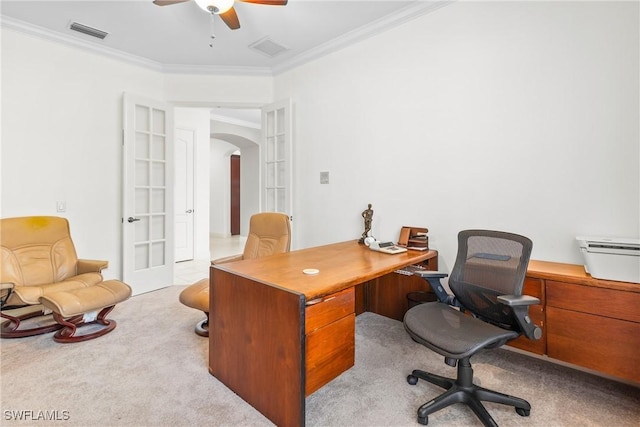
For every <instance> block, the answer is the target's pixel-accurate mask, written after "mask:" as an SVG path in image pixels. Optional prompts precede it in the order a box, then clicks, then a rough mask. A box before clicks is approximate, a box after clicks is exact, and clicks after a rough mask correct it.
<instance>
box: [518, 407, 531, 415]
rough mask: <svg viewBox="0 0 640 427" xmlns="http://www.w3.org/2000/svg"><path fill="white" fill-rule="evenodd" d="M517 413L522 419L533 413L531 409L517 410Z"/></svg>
mask: <svg viewBox="0 0 640 427" xmlns="http://www.w3.org/2000/svg"><path fill="white" fill-rule="evenodd" d="M516 412H517V413H518V415H520V416H521V417H528V416H529V414H530V413H531V409H524V408H516Z"/></svg>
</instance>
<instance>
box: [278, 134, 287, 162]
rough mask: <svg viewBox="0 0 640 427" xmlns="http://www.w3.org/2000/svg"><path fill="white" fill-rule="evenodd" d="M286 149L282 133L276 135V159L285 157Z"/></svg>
mask: <svg viewBox="0 0 640 427" xmlns="http://www.w3.org/2000/svg"><path fill="white" fill-rule="evenodd" d="M286 156H287V150H286V145H285V140H284V135H278V136H277V137H276V160H284V159H286V158H287V157H286Z"/></svg>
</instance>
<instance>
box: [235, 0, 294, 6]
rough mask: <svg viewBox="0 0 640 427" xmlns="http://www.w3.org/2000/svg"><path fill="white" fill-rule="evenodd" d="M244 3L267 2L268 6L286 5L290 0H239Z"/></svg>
mask: <svg viewBox="0 0 640 427" xmlns="http://www.w3.org/2000/svg"><path fill="white" fill-rule="evenodd" d="M238 1H241V2H244V3H256V4H266V5H268V6H286V5H287V1H288V0H238Z"/></svg>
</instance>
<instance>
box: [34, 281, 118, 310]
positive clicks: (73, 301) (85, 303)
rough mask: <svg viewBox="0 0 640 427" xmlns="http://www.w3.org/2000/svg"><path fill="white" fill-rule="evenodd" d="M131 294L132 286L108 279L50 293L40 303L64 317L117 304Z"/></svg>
mask: <svg viewBox="0 0 640 427" xmlns="http://www.w3.org/2000/svg"><path fill="white" fill-rule="evenodd" d="M130 296H131V288H130V287H129V286H128V285H126V284H124V283H122V282H121V281H119V280H107V281H105V282H102V283H98V284H97V285H94V286H90V287H87V288H81V289H72V290H68V291H60V292H55V293H50V294H48V295H46V296H43V297H42V298H40V303H42V305H44V306H45V307H47V308H48V309H50V310H52V311H54V312H56V313H59V314H60V315H61V316H62V317H72V316H78V315H81V314H85V313H89V312H91V311H96V310H99V309H102V308H104V307H110V306H113V305H116V304H118V303H120V302H122V301H124V300H126V299H128V298H129V297H130Z"/></svg>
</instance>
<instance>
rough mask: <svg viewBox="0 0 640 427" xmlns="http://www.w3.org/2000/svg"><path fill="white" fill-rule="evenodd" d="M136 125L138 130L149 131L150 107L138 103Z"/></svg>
mask: <svg viewBox="0 0 640 427" xmlns="http://www.w3.org/2000/svg"><path fill="white" fill-rule="evenodd" d="M134 126H135V130H137V131H141V132H149V108H147V107H145V106H142V105H136V112H135V125H134Z"/></svg>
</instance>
